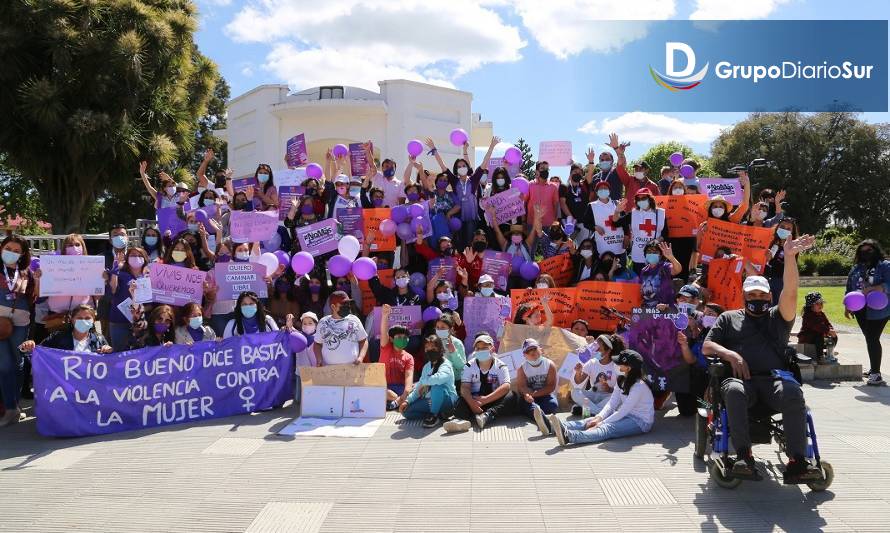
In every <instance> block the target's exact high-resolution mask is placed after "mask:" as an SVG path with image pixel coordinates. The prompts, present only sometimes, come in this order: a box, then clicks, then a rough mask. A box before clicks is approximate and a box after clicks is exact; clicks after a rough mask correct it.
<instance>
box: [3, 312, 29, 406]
mask: <svg viewBox="0 0 890 533" xmlns="http://www.w3.org/2000/svg"><path fill="white" fill-rule="evenodd" d="M29 329H30V326H13V328H12V335H10V336H9V338H8V339H6V340H3V341H0V396H2V398H3V406H4V407H5V408H6V410H7V411H10V410H12V409H15V408H16V407H18V405H19V398H20V397H21V392H22V382H23V381H24V375H23V374H22V362H23V359H22V352H20V351H19V345H20V344H21V343H23V342H25V340H27V339H28V330H29Z"/></svg>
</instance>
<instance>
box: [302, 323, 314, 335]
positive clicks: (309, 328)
mask: <svg viewBox="0 0 890 533" xmlns="http://www.w3.org/2000/svg"><path fill="white" fill-rule="evenodd" d="M300 329H302V330H303V333H305V334H306V335H312V334H314V333H315V324H303V327H302V328H300Z"/></svg>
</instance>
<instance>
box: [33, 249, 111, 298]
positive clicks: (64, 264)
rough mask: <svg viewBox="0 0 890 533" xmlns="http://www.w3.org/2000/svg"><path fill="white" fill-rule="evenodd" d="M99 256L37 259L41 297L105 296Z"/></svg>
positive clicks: (101, 261) (102, 268) (103, 267)
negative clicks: (38, 260) (38, 262)
mask: <svg viewBox="0 0 890 533" xmlns="http://www.w3.org/2000/svg"><path fill="white" fill-rule="evenodd" d="M104 271H105V258H104V257H102V256H101V255H43V256H41V257H40V272H41V277H40V296H101V295H102V294H104V293H105V280H104V279H103V278H102V273H103V272H104Z"/></svg>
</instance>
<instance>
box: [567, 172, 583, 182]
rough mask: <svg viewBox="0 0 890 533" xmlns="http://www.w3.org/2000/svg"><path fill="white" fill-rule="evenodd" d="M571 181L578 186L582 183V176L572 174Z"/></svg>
mask: <svg viewBox="0 0 890 533" xmlns="http://www.w3.org/2000/svg"><path fill="white" fill-rule="evenodd" d="M569 179H571V180H572V181H573V182H575V183H576V184H577V183H578V182H580V181H581V174H572V175H571V176H569Z"/></svg>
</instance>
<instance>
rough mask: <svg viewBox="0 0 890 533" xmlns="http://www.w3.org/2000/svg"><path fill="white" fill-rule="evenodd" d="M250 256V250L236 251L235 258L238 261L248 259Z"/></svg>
mask: <svg viewBox="0 0 890 533" xmlns="http://www.w3.org/2000/svg"><path fill="white" fill-rule="evenodd" d="M249 258H250V252H235V259H237V260H238V261H247V260H248V259H249Z"/></svg>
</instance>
